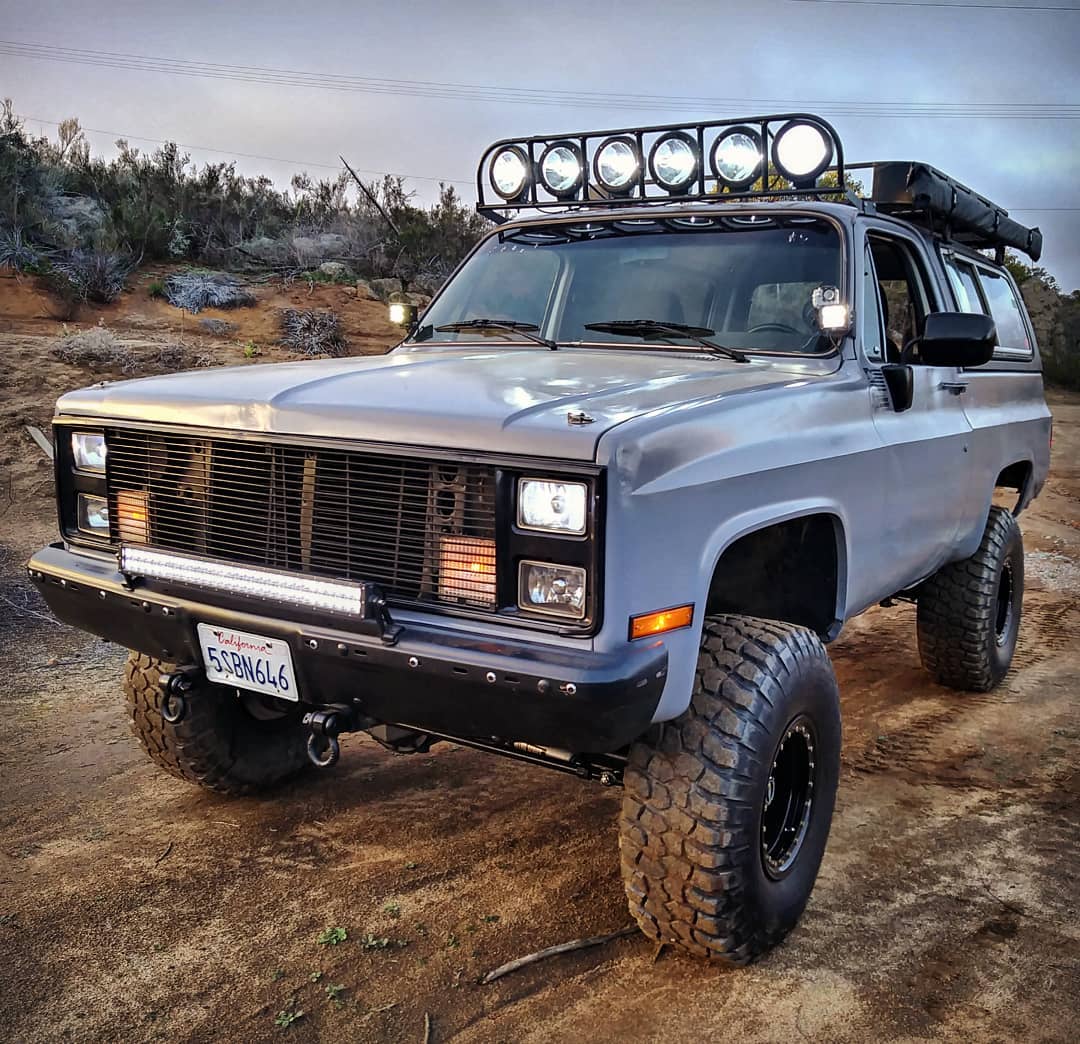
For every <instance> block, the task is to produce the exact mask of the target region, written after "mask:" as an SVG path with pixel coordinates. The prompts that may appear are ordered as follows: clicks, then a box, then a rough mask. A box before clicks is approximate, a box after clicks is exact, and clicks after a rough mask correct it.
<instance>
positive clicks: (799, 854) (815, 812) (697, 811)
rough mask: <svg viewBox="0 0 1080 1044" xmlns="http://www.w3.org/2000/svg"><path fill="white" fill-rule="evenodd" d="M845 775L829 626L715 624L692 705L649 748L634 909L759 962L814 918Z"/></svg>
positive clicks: (634, 769) (635, 764) (642, 776)
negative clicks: (822, 633)
mask: <svg viewBox="0 0 1080 1044" xmlns="http://www.w3.org/2000/svg"><path fill="white" fill-rule="evenodd" d="M839 774H840V704H839V693H838V690H837V685H836V676H835V675H834V673H833V669H832V664H831V663H830V661H829V657H828V654H827V653H826V652H825V648H824V646H823V645H822V644H821V641H820V640H819V639H818V638H817V636H816V635H814V634H813V633H811V632H810V631H808V630H806V629H805V628H802V627H796V626H794V625H791V624H785V623H775V622H772V621H767V620H757V619H752V618H750V617H744V616H716V617H712V618H710V619H708V620H706V622H705V628H704V634H703V638H702V644H701V652H700V655H699V657H698V668H697V675H696V681H695V686H694V693H693V697H692V699H691V703H690V706H689V707H688V708H687V710H686V711H685V712H684V713H683V714H682V715H681V716H680V717H678V718H676V719H675V720H674V721H669V722H665V723H663V724H662V725H660V726H657V728H656V729H655V730H654V733H653V735H651V736H650V737H649V738H647V739H642V740H640V741H638V742H637V743H635V744H634V745H633V746H632V747H631V750H630V758H629V762H628V765H627V768H626V771H625V773H624V780H625V785H626V789H625V794H624V798H623V806H622V815H621V818H620V838H619V849H620V854H621V863H622V873H623V882H624V884H625V886H626V894H627V898H628V900H629V903H630V912H631V913H632V914H633V916H634V919H635V920H636V921H637V923H638V925H639V926H640V927H641V930H642V931H643V932H644V933H645V934H646V935H647V936H649V937H650V938H652V939H655V940H656V941H657V942H660V943H665V944H669V945H672V946H676V947H678V948H680V949H682V950H685V951H687V952H689V953H692V954H695V955H697V956H701V957H712V958H719V959H720V960H722V961H726V962H727V963H731V964H748V963H750V962H751V961H753V960H756V959H757V958H758V957H760V956H761V955H762V954H764V953H766V952H767V951H769V950H770V949H772V948H773V947H774V946H776V945H777V944H778V943H779V942H780V941H781V940H782V939H783V938H784V937H785V936H786V935H787V934H788V932H790V931H791V929H792V928H793V927H794V926H795V924H796V923H797V921H798V920H799V917H800V916H801V915H802V912H803V909H804V908H805V906H806V903H807V900H808V899H809V898H810V892H811V891H812V889H813V887H814V881H815V880H816V878H817V872H818V867H819V866H820V864H821V858H822V855H823V854H824V852H825V843H826V841H827V840H828V836H829V826H830V823H831V820H832V812H833V805H834V803H835V799H836V787H837V782H838V779H839Z"/></svg>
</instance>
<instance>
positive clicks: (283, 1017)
mask: <svg viewBox="0 0 1080 1044" xmlns="http://www.w3.org/2000/svg"><path fill="white" fill-rule="evenodd" d="M303 1017H304V1010H303V1008H301V1009H299V1010H297V1009H296V1008H293V1007H289V1008H284V1009H282V1010H281V1011H279V1012H278V1013H277V1017H276V1018H275V1019H274V1025H275V1026H280V1027H281V1028H282V1029H288V1028H289V1027H290V1026H291V1025H292V1024H293V1023H294V1022H296V1021H297V1020H298V1019H302V1018H303Z"/></svg>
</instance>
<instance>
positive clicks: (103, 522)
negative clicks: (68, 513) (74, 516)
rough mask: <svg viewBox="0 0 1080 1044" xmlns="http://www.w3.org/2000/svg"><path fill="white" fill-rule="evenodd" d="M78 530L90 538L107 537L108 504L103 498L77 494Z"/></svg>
mask: <svg viewBox="0 0 1080 1044" xmlns="http://www.w3.org/2000/svg"><path fill="white" fill-rule="evenodd" d="M79 529H80V530H81V531H82V532H83V533H89V534H90V535H91V536H99V537H108V535H109V502H108V501H107V500H106V499H105V498H104V497H92V496H90V494H88V493H80V494H79Z"/></svg>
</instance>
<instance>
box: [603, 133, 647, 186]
mask: <svg viewBox="0 0 1080 1044" xmlns="http://www.w3.org/2000/svg"><path fill="white" fill-rule="evenodd" d="M640 166H641V163H640V161H639V160H638V152H637V146H636V145H635V144H634V142H633V140H632V139H631V138H609V139H608V140H607V141H605V142H604V144H603V145H601V146H600V148H599V149H597V150H596V159H595V160H594V161H593V167H594V168H595V170H596V180H597V181H599V182H600V184H601V185H603V186H604V188H606V189H607V190H608V191H609V192H614V193H616V194H617V195H622V194H623V193H626V192H630V191H631V190H632V189H633V187H634V183H635V182H636V181H637V177H638V170H639V169H640Z"/></svg>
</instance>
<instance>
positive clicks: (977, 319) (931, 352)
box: [905, 312, 997, 366]
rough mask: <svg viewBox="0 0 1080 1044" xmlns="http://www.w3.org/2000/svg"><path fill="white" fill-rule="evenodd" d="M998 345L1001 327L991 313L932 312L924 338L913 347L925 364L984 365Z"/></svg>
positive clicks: (926, 325) (919, 339) (920, 360)
mask: <svg viewBox="0 0 1080 1044" xmlns="http://www.w3.org/2000/svg"><path fill="white" fill-rule="evenodd" d="M996 347H997V326H995V324H994V320H993V319H991V318H990V316H988V315H983V314H982V313H981V312H980V313H975V314H972V313H970V312H932V313H931V314H930V315H928V316H927V317H926V324H925V326H924V327H923V333H922V337H920V338H918V340H916V341H915V342H914V344H913V345H912V346H911V349H913V350H914V353H915V355H916V357H917V360H918V361H919V362H921V363H923V364H924V365H925V366H982V364H983V363H987V362H989V361H990V359H991V358H992V357H993V354H994V349H995V348H996ZM909 350H910V349H909ZM905 354H907V353H906V352H905Z"/></svg>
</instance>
